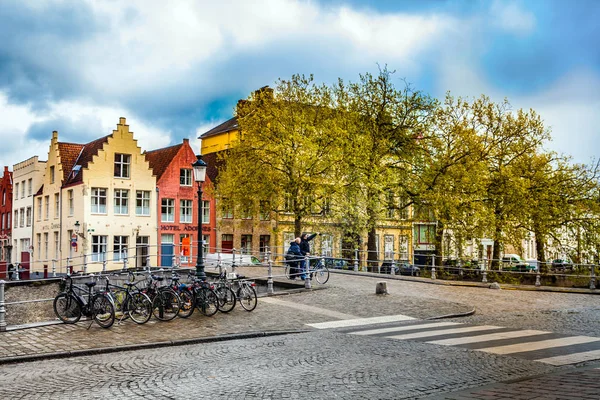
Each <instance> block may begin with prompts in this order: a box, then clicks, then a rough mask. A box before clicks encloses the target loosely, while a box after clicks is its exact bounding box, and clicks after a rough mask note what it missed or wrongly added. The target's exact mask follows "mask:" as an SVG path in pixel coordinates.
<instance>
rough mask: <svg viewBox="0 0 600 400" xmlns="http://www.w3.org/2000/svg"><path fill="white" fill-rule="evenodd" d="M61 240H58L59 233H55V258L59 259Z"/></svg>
mask: <svg viewBox="0 0 600 400" xmlns="http://www.w3.org/2000/svg"><path fill="white" fill-rule="evenodd" d="M59 245H60V240H58V232H54V258H58V253H59V252H60V250H59Z"/></svg>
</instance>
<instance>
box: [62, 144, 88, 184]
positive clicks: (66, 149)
mask: <svg viewBox="0 0 600 400" xmlns="http://www.w3.org/2000/svg"><path fill="white" fill-rule="evenodd" d="M83 146H84V145H83V144H78V143H61V142H58V153H59V154H60V161H61V164H62V168H63V182H66V181H67V179H68V178H69V174H70V173H71V170H72V169H73V166H74V165H75V161H76V160H77V157H79V154H80V153H81V149H83Z"/></svg>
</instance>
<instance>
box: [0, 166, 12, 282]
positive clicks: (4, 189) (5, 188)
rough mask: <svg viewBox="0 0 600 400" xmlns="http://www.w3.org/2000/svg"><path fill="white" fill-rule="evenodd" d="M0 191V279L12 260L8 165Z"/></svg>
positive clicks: (10, 175) (10, 197)
mask: <svg viewBox="0 0 600 400" xmlns="http://www.w3.org/2000/svg"><path fill="white" fill-rule="evenodd" d="M0 193H1V195H2V200H1V201H0V279H7V276H6V269H7V267H8V265H9V264H10V263H11V262H12V260H11V259H10V255H11V250H12V245H11V243H12V242H11V234H10V232H11V216H12V200H13V186H12V172H10V171H9V170H8V167H6V166H5V167H4V174H3V175H2V182H0Z"/></svg>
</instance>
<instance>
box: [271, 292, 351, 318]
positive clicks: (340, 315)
mask: <svg viewBox="0 0 600 400" xmlns="http://www.w3.org/2000/svg"><path fill="white" fill-rule="evenodd" d="M260 302H261V303H270V304H275V305H278V306H284V307H290V308H295V309H297V310H302V311H308V312H311V313H313V314H320V315H326V316H328V317H331V318H338V319H345V320H354V319H356V318H357V317H356V316H355V315H350V314H344V313H341V312H337V311H332V310H328V309H326V308H320V307H315V306H310V305H307V304H300V303H293V302H291V301H283V300H279V299H275V298H272V297H262V298H261V299H260Z"/></svg>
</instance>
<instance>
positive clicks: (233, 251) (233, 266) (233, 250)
mask: <svg viewBox="0 0 600 400" xmlns="http://www.w3.org/2000/svg"><path fill="white" fill-rule="evenodd" d="M231 253H232V254H233V262H232V263H231V272H235V249H231Z"/></svg>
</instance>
